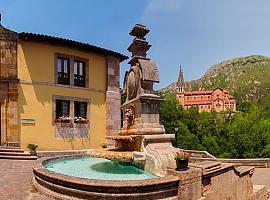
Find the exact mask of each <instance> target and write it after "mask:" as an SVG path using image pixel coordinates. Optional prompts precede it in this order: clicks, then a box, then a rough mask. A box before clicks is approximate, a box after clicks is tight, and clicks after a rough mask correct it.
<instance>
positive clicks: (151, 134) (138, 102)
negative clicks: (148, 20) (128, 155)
mask: <svg viewBox="0 0 270 200" xmlns="http://www.w3.org/2000/svg"><path fill="white" fill-rule="evenodd" d="M148 33H149V29H148V28H147V27H146V26H144V25H141V24H136V25H135V26H134V27H133V28H132V30H131V31H130V33H129V34H130V35H131V36H134V37H135V38H134V39H133V41H132V44H131V45H130V46H129V47H128V51H129V52H131V53H132V58H131V60H130V61H129V64H130V69H129V71H127V72H126V73H125V78H124V93H126V96H127V97H126V101H125V103H124V104H123V105H122V107H121V109H122V112H123V116H124V118H123V127H122V129H121V131H120V134H119V136H110V137H107V139H112V140H114V141H115V147H116V149H114V150H119V151H121V152H122V154H123V152H133V153H132V156H133V158H132V160H133V161H134V162H135V164H138V165H141V166H144V169H145V170H146V171H150V172H152V173H155V174H157V175H160V176H162V175H165V174H166V171H167V167H172V168H174V167H175V166H174V165H175V160H174V155H175V149H174V148H173V147H172V145H171V141H172V140H174V135H173V134H165V129H164V126H163V125H161V124H160V123H159V106H160V102H161V101H162V99H161V98H160V97H159V96H157V95H155V94H154V90H153V84H154V83H159V72H158V69H157V66H156V64H155V63H154V61H153V60H151V59H150V58H147V51H148V50H149V48H150V47H151V45H150V44H149V43H148V42H147V41H146V38H145V36H146V35H147V34H148ZM118 155H119V154H118Z"/></svg>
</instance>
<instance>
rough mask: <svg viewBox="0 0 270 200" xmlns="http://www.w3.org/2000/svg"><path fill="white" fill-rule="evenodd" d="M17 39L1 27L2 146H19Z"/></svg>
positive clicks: (0, 97)
mask: <svg viewBox="0 0 270 200" xmlns="http://www.w3.org/2000/svg"><path fill="white" fill-rule="evenodd" d="M17 39H18V35H17V33H15V32H13V31H11V30H8V29H6V28H4V27H3V26H1V25H0V103H1V134H0V135H1V144H0V145H3V144H11V145H15V146H17V145H19V119H18V105H17V103H18V102H17V101H18V86H17V84H18V79H17V72H18V70H17Z"/></svg>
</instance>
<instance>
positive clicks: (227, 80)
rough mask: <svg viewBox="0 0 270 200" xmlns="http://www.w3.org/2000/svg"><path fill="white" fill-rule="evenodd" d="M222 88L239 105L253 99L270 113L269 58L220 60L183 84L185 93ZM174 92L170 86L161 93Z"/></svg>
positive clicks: (248, 57)
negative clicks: (227, 91)
mask: <svg viewBox="0 0 270 200" xmlns="http://www.w3.org/2000/svg"><path fill="white" fill-rule="evenodd" d="M216 87H222V88H225V89H228V90H229V92H230V94H232V95H234V96H235V97H236V98H237V101H238V103H239V102H241V101H245V100H253V101H256V102H258V103H259V104H261V105H262V106H263V107H264V108H265V109H266V110H270V91H269V90H270V57H266V56H259V55H252V56H247V57H239V58H234V59H231V60H227V61H223V62H221V63H219V64H216V65H213V66H212V67H210V68H209V69H208V70H207V72H206V73H205V74H204V75H203V76H202V77H201V78H200V79H198V80H193V81H189V82H186V90H204V89H213V88H216ZM168 90H170V91H175V90H176V83H172V84H171V85H169V86H168V87H166V88H163V89H161V91H168Z"/></svg>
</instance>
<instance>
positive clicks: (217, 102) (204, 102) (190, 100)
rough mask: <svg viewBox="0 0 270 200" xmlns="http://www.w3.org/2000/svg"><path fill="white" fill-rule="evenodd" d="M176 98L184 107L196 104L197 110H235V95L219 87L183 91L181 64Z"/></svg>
mask: <svg viewBox="0 0 270 200" xmlns="http://www.w3.org/2000/svg"><path fill="white" fill-rule="evenodd" d="M177 98H178V99H179V102H180V104H181V105H182V106H183V107H184V108H185V109H188V108H191V107H192V106H197V107H198V109H199V112H202V111H206V112H210V111H211V110H215V111H217V112H220V111H224V110H227V109H231V110H232V111H236V99H235V97H234V96H231V95H230V94H229V92H228V91H227V90H224V89H222V88H220V87H217V88H216V89H214V90H193V91H185V81H184V73H183V69H182V68H181V66H180V72H179V76H178V80H177Z"/></svg>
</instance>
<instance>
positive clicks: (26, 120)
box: [21, 119, 35, 124]
mask: <svg viewBox="0 0 270 200" xmlns="http://www.w3.org/2000/svg"><path fill="white" fill-rule="evenodd" d="M21 123H22V124H35V120H34V119H21Z"/></svg>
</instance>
